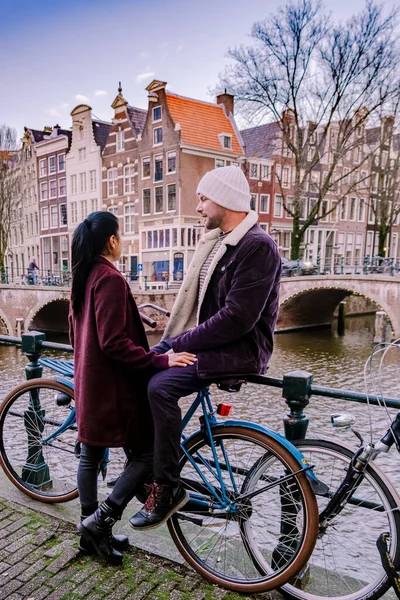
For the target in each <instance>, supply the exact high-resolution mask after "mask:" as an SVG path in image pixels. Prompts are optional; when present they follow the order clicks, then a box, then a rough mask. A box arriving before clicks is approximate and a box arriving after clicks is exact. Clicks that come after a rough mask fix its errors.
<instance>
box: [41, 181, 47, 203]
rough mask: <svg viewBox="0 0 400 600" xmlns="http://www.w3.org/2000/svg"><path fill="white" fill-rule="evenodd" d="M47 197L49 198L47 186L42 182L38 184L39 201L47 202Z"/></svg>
mask: <svg viewBox="0 0 400 600" xmlns="http://www.w3.org/2000/svg"><path fill="white" fill-rule="evenodd" d="M48 197H49V188H48V184H47V181H43V183H41V184H40V199H41V200H47V198H48Z"/></svg>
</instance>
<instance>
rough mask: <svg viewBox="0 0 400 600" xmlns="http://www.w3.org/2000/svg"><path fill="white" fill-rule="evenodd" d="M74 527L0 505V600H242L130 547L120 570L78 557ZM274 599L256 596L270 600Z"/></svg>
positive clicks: (9, 504) (11, 504) (16, 506)
mask: <svg viewBox="0 0 400 600" xmlns="http://www.w3.org/2000/svg"><path fill="white" fill-rule="evenodd" d="M77 546H78V534H77V533H76V532H75V529H74V526H73V525H71V524H69V523H66V522H64V521H62V522H61V521H58V520H57V519H55V518H53V517H49V516H48V515H44V514H43V513H38V512H35V511H33V510H30V509H28V508H26V507H24V506H21V505H19V504H16V503H14V502H10V501H2V500H1V501H0V600H42V599H46V600H79V599H80V598H82V599H83V598H84V599H85V600H103V599H104V600H105V599H107V600H142V599H144V598H146V599H148V600H220V599H221V600H222V599H224V600H244V599H245V598H246V597H245V596H243V595H239V594H235V593H232V592H227V591H226V590H224V589H222V588H218V587H216V586H213V585H210V584H208V583H207V582H205V580H204V579H202V578H201V577H200V576H198V575H197V574H196V573H194V571H192V570H191V569H189V568H188V567H186V566H182V565H178V564H176V563H172V562H170V561H167V560H164V559H162V558H160V557H157V556H155V555H151V554H148V553H146V552H143V551H142V550H138V549H136V548H133V547H131V548H130V550H129V551H127V552H125V553H124V562H123V565H122V567H118V568H116V567H111V566H107V565H105V564H104V563H103V562H102V561H101V560H100V559H98V558H97V557H83V556H81V555H80V553H79V552H78V549H77ZM278 597H280V596H279V595H278V594H277V593H273V594H256V595H254V596H252V599H253V600H255V599H260V600H261V599H263V600H271V599H272V598H275V599H276V598H278Z"/></svg>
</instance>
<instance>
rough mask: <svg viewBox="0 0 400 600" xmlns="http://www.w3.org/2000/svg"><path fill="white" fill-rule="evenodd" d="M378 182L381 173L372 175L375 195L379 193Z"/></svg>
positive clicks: (372, 188) (372, 187)
mask: <svg viewBox="0 0 400 600" xmlns="http://www.w3.org/2000/svg"><path fill="white" fill-rule="evenodd" d="M378 181H379V173H372V175H371V191H372V192H374V193H375V192H377V191H378Z"/></svg>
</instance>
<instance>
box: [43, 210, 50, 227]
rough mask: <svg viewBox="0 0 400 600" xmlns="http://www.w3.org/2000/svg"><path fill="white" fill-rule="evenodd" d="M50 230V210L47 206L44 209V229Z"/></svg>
mask: <svg viewBox="0 0 400 600" xmlns="http://www.w3.org/2000/svg"><path fill="white" fill-rule="evenodd" d="M48 228H49V208H48V207H47V206H46V207H44V208H42V229H48Z"/></svg>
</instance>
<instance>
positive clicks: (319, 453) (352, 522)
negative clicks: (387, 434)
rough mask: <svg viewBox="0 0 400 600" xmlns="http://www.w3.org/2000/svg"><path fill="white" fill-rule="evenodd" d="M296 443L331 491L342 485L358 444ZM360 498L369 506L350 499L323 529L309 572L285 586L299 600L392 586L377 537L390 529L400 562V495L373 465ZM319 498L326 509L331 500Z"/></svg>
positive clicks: (358, 594)
mask: <svg viewBox="0 0 400 600" xmlns="http://www.w3.org/2000/svg"><path fill="white" fill-rule="evenodd" d="M295 444H296V446H297V447H298V448H299V450H300V451H301V452H302V453H303V454H304V456H305V457H306V458H307V459H308V460H309V461H310V464H312V465H313V470H314V472H315V474H316V475H317V477H318V478H319V479H320V480H321V481H323V482H324V483H326V484H327V485H329V487H330V490H331V491H334V490H335V489H337V487H338V484H339V483H340V482H341V480H343V478H344V475H345V471H344V468H345V467H346V465H348V464H349V461H350V459H351V457H352V456H353V454H354V451H355V450H354V448H351V447H350V446H348V445H346V444H339V443H336V442H332V441H331V440H324V439H318V440H313V439H310V440H299V441H297V442H295ZM354 496H355V497H356V498H357V499H360V500H363V501H364V506H363V505H362V504H361V505H359V506H357V505H355V504H353V503H347V504H346V506H345V507H344V508H343V510H342V511H341V513H340V514H339V515H337V516H336V517H335V518H334V520H333V521H332V523H331V525H328V527H327V529H326V530H325V532H321V534H320V536H319V537H318V540H317V543H316V546H315V548H314V551H313V554H312V556H311V559H310V561H309V564H308V566H307V571H306V572H305V573H303V574H301V573H300V575H298V576H296V577H295V578H294V580H293V581H291V582H290V584H287V585H285V586H283V587H282V588H281V590H280V591H281V592H282V593H283V594H284V595H285V596H287V597H289V598H292V599H294V600H328V599H330V598H331V599H332V600H375V599H376V598H379V597H381V596H382V594H384V593H385V592H386V591H387V590H388V589H389V587H390V582H389V580H388V578H387V576H386V573H385V571H384V569H383V567H382V564H381V560H380V556H379V552H378V550H377V548H376V540H377V538H378V536H379V534H380V533H383V532H384V531H389V533H390V534H391V556H392V559H393V561H394V563H395V564H396V565H399V564H400V515H399V511H398V506H399V504H398V502H399V498H398V495H397V493H396V491H395V489H394V487H393V486H392V485H391V483H390V482H389V480H388V479H387V478H386V476H385V475H384V474H383V473H382V472H381V470H380V469H379V468H378V467H377V466H376V465H375V464H373V463H370V464H369V465H368V466H367V469H366V471H365V478H364V480H363V482H362V484H361V485H360V487H359V488H358V489H357V491H356V492H355V494H354ZM317 499H318V503H319V509H320V511H321V510H323V508H324V507H325V506H326V504H327V502H328V498H323V497H317ZM366 500H369V501H370V502H373V503H374V504H375V505H379V504H381V506H382V507H383V509H384V512H381V511H379V510H378V509H377V508H376V509H374V508H367V504H366ZM353 502H354V500H353ZM372 506H373V505H372ZM371 510H373V511H374V512H373V513H372V514H371ZM357 511H358V512H357ZM341 531H342V532H343V533H342V534H341V533H340V532H341ZM361 532H362V537H360V533H361ZM302 575H303V576H302Z"/></svg>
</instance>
